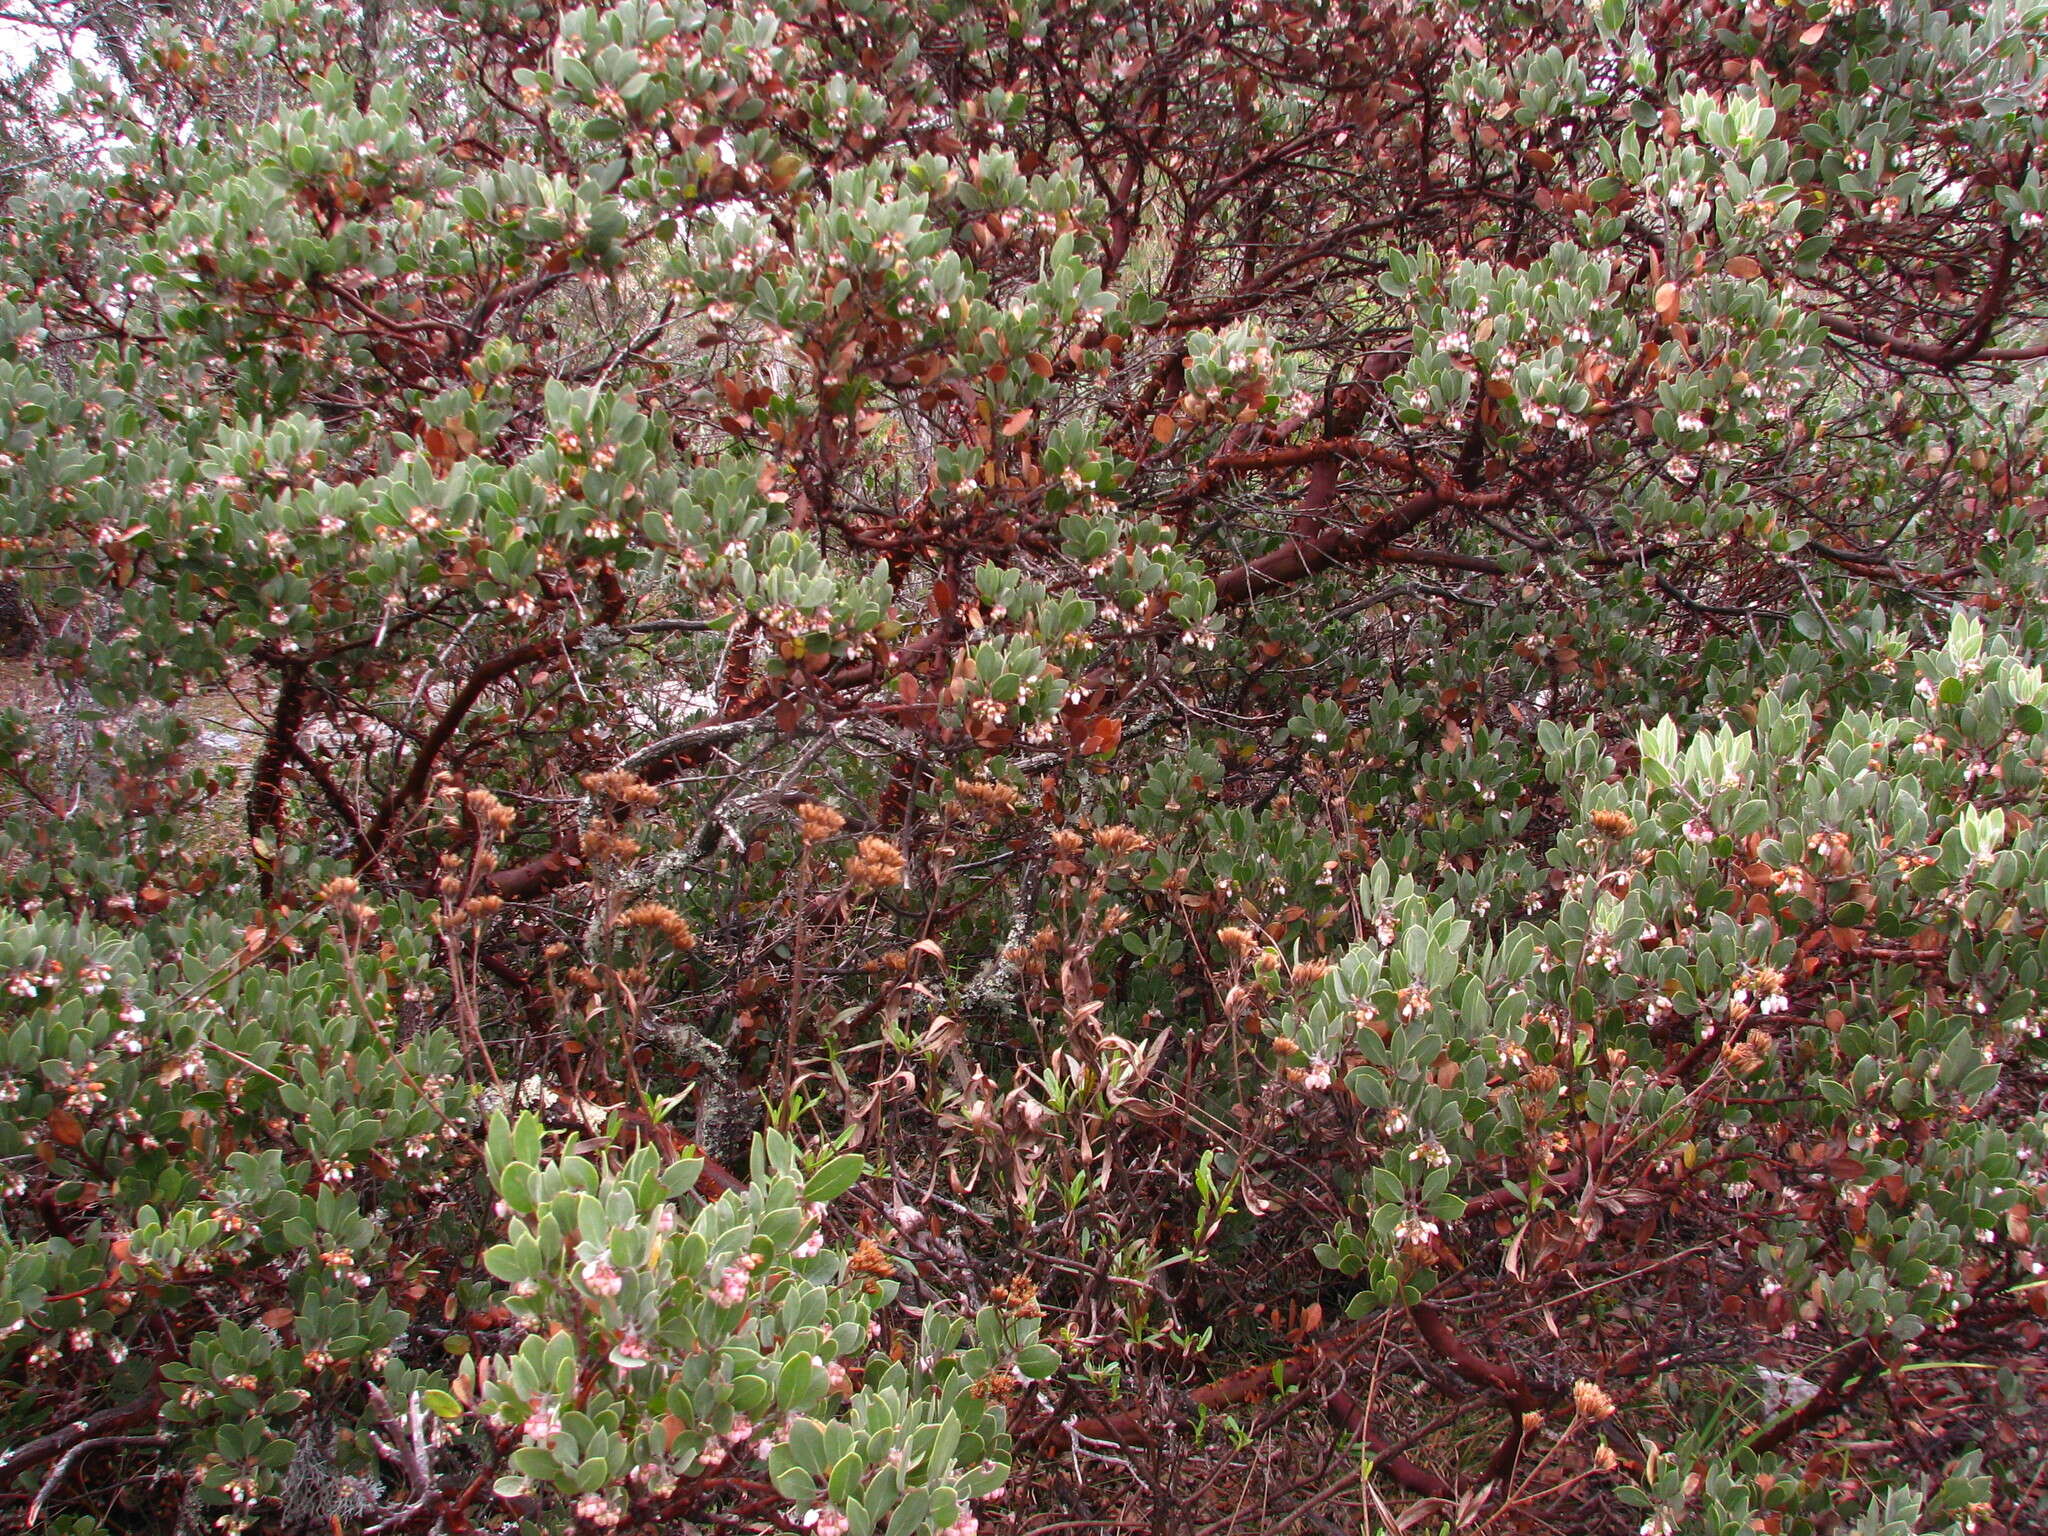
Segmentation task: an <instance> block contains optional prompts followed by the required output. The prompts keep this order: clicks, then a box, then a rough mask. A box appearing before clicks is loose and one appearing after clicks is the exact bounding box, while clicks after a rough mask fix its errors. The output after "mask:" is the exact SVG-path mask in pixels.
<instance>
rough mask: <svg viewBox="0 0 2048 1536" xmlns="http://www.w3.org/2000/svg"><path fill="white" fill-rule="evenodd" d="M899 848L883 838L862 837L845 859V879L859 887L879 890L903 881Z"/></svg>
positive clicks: (901, 854) (902, 867)
mask: <svg viewBox="0 0 2048 1536" xmlns="http://www.w3.org/2000/svg"><path fill="white" fill-rule="evenodd" d="M903 870H904V858H903V850H902V849H900V848H898V847H897V846H896V845H895V844H894V843H892V842H890V841H889V840H888V839H887V838H885V837H864V838H862V839H861V840H860V843H859V845H858V846H857V847H856V848H855V850H854V854H853V857H852V858H850V859H848V860H847V861H846V878H847V879H849V880H851V881H852V882H853V883H854V885H855V886H857V887H859V888H860V889H862V890H868V891H880V890H886V889H887V888H888V887H890V886H895V885H901V884H902V883H903Z"/></svg>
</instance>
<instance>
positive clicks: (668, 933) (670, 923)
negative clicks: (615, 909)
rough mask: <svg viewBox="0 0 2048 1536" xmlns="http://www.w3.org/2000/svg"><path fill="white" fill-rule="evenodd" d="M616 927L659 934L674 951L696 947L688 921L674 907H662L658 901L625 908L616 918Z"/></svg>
mask: <svg viewBox="0 0 2048 1536" xmlns="http://www.w3.org/2000/svg"><path fill="white" fill-rule="evenodd" d="M618 926H619V927H621V928H639V929H644V930H648V931H651V932H655V933H659V934H660V935H661V936H662V937H663V938H664V939H666V940H667V941H668V943H669V945H670V947H671V948H674V949H684V950H688V949H695V948H696V947H697V935H696V932H695V931H694V930H693V929H692V928H691V927H690V924H689V921H688V920H687V919H686V918H685V917H684V916H683V915H682V914H681V913H680V912H678V911H676V909H675V908H674V907H670V906H664V905H663V904H662V903H661V902H658V901H643V902H641V903H639V904H638V905H637V906H631V907H628V908H626V910H625V911H623V912H621V913H620V914H619V916H618Z"/></svg>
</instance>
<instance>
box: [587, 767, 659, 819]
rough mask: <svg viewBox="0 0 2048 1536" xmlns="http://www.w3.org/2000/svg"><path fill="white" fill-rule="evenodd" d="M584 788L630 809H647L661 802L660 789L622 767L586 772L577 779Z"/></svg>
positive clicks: (601, 797)
mask: <svg viewBox="0 0 2048 1536" xmlns="http://www.w3.org/2000/svg"><path fill="white" fill-rule="evenodd" d="M579 782H580V783H581V784H582V785H583V787H584V789H586V790H588V791H589V792H590V793H591V794H593V795H596V796H598V797H599V798H600V799H604V800H609V801H611V802H612V803H613V804H614V805H618V806H623V807H624V808H625V809H626V810H628V811H629V812H630V811H648V810H652V809H653V808H654V807H655V806H657V805H659V804H661V791H660V790H659V789H656V788H655V787H654V786H653V785H652V784H649V783H647V782H646V781H645V780H643V779H642V778H641V777H640V776H639V775H638V774H634V773H627V772H626V771H624V770H623V769H618V768H612V769H607V770H606V771H604V772H603V773H586V774H584V775H583V777H582V779H581V780H580V781H579Z"/></svg>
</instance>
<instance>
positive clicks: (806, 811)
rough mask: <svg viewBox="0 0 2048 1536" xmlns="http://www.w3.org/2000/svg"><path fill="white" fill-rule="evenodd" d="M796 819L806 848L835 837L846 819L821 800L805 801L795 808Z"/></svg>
mask: <svg viewBox="0 0 2048 1536" xmlns="http://www.w3.org/2000/svg"><path fill="white" fill-rule="evenodd" d="M796 819H797V825H798V826H799V828H800V829H801V830H802V832H803V839H804V846H805V847H807V848H808V847H814V846H816V845H817V844H819V843H822V842H824V841H825V840H826V839H827V838H829V837H832V836H835V835H836V834H837V833H838V831H839V829H840V828H841V827H843V826H845V825H846V818H845V817H844V816H842V815H840V814H839V813H838V812H837V811H835V810H833V809H832V807H831V806H829V805H827V804H825V802H824V801H822V800H806V801H805V802H804V803H803V804H802V805H800V806H798V807H797V808H796Z"/></svg>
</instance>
